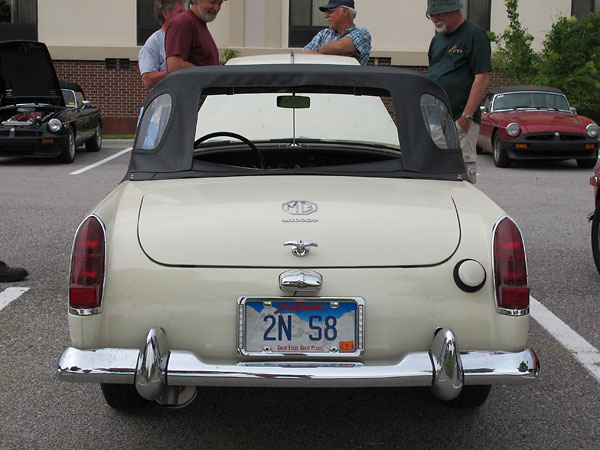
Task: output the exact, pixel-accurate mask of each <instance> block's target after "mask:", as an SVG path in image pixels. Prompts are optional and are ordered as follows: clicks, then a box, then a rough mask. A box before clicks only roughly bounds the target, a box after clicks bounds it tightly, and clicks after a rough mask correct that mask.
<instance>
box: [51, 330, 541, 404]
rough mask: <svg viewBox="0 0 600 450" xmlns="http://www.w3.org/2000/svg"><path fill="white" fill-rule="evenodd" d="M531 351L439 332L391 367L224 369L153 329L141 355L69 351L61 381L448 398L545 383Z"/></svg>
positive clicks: (153, 395)
mask: <svg viewBox="0 0 600 450" xmlns="http://www.w3.org/2000/svg"><path fill="white" fill-rule="evenodd" d="M539 367H540V366H539V361H538V358H537V356H536V354H535V353H534V352H533V350H531V349H525V350H523V351H522V352H518V353H507V352H492V351H469V352H459V351H458V348H457V346H456V338H455V336H454V333H453V332H452V331H451V330H449V329H447V328H443V329H438V330H437V332H436V334H435V336H434V338H433V341H432V344H431V348H430V350H429V351H428V352H416V353H409V354H407V355H406V356H405V357H404V358H403V359H402V360H401V361H400V362H398V363H397V364H394V365H388V366H370V365H365V364H363V363H359V362H332V363H330V362H304V361H302V362H300V361H297V362H281V361H270V362H243V363H238V364H235V365H229V366H220V365H210V364H206V363H204V362H202V361H201V360H200V359H199V358H198V357H197V356H196V355H195V354H193V353H191V352H188V351H180V350H170V349H169V347H168V344H167V338H166V334H165V332H164V331H163V330H162V328H158V327H155V328H151V329H150V330H149V332H148V336H147V338H146V342H145V344H144V346H143V347H142V349H141V350H136V349H121V348H103V349H93V350H79V349H76V348H73V347H69V348H67V349H66V350H65V351H64V352H63V354H62V356H61V358H60V360H59V362H58V373H57V374H58V377H59V378H60V379H62V380H64V381H73V382H85V383H117V384H135V386H136V388H137V390H138V392H139V393H140V395H141V396H142V397H144V398H146V399H148V400H159V401H160V399H161V398H163V397H164V396H166V395H168V388H169V387H177V386H271V387H400V386H431V387H432V390H433V392H434V394H435V395H436V396H437V397H439V398H441V399H442V400H452V399H453V398H456V397H457V396H458V395H459V394H460V392H461V390H462V387H463V385H486V384H525V383H529V382H532V381H534V380H536V379H537V377H538V375H539Z"/></svg>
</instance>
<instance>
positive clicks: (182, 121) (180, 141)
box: [126, 64, 464, 180]
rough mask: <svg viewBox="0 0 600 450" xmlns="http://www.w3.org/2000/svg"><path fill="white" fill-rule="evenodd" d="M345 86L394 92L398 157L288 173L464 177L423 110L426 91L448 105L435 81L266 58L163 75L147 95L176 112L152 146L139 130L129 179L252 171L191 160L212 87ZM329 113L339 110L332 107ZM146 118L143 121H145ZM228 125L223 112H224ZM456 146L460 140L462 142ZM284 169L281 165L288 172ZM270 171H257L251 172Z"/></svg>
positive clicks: (398, 72) (389, 70)
mask: <svg viewBox="0 0 600 450" xmlns="http://www.w3.org/2000/svg"><path fill="white" fill-rule="evenodd" d="M285 89H288V90H289V89H297V90H298V91H302V92H323V91H326V92H342V93H354V94H356V95H361V94H375V95H377V93H378V92H382V91H386V92H388V93H389V94H390V96H391V98H392V100H393V104H394V109H395V116H396V120H397V124H398V136H399V142H400V148H401V152H402V156H401V159H396V160H389V161H382V162H377V163H371V164H357V165H348V166H338V167H315V168H306V169H301V170H294V171H290V172H289V173H290V174H310V175H315V174H317V175H326V174H329V175H331V174H335V175H353V176H378V177H417V178H433V179H446V180H461V179H463V178H464V162H463V157H462V153H461V150H460V148H453V149H441V148H439V147H438V146H437V145H436V144H435V143H434V142H433V140H432V138H431V136H430V132H429V131H428V129H427V128H426V127H429V125H428V124H427V125H426V123H425V121H424V119H423V114H422V112H421V101H422V97H423V95H425V94H429V95H431V96H433V97H436V98H438V99H440V100H441V101H442V102H443V103H444V104H445V105H446V107H447V106H448V99H447V95H446V93H445V92H444V91H443V90H442V88H440V87H439V86H438V85H437V84H435V83H434V82H432V81H430V80H428V79H427V78H426V77H424V76H422V75H419V74H417V73H416V72H413V71H409V70H403V69H399V68H394V67H374V66H370V67H362V66H350V65H348V66H346V65H321V64H265V65H232V66H213V67H195V68H190V69H185V70H181V71H178V72H175V73H173V74H171V75H169V76H168V77H167V78H165V79H164V80H163V81H161V82H160V83H159V84H158V85H157V86H156V87H155V88H154V89H153V90H152V91H151V92H150V94H149V96H148V98H147V101H146V105H145V110H146V111H147V110H148V105H150V103H151V102H152V101H153V100H154V99H155V98H157V97H158V96H161V95H163V94H169V95H170V96H171V98H172V105H173V106H172V112H171V115H170V119H169V122H168V125H167V127H166V130H165V132H164V135H163V138H162V139H161V141H160V143H159V144H158V146H157V147H156V148H155V149H153V150H144V149H142V148H141V147H142V143H141V142H138V140H139V139H138V137H139V129H138V134H137V136H136V141H135V143H134V149H133V152H132V156H131V162H130V166H129V170H128V173H127V175H126V179H129V180H144V179H145V180H147V179H165V178H178V177H217V176H240V175H248V174H249V171H248V170H237V169H236V168H234V167H226V166H221V167H218V166H219V165H218V164H214V163H207V162H203V161H198V160H194V159H193V143H194V138H195V131H196V121H197V112H198V105H199V104H200V97H201V95H203V94H207V93H237V92H277V91H278V90H285ZM332 119H335V112H334V111H332ZM142 122H143V119H142V120H141V121H140V124H141V123H142ZM223 122H224V125H223V128H224V129H223V130H214V131H226V128H227V127H226V122H227V117H226V115H225V116H224V118H223ZM457 145H458V144H457ZM286 172H287V171H277V174H286ZM270 173H271V174H272V171H271V172H269V171H268V170H261V169H256V170H253V171H251V173H250V174H252V175H267V174H270Z"/></svg>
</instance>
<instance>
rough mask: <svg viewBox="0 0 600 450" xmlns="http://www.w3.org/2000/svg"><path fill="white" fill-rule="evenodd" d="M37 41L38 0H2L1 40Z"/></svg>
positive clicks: (0, 12)
mask: <svg viewBox="0 0 600 450" xmlns="http://www.w3.org/2000/svg"><path fill="white" fill-rule="evenodd" d="M15 39H26V40H30V41H37V39H38V30H37V0H0V41H9V40H15Z"/></svg>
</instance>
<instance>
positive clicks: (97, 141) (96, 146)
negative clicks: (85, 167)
mask: <svg viewBox="0 0 600 450" xmlns="http://www.w3.org/2000/svg"><path fill="white" fill-rule="evenodd" d="M100 147H102V127H101V126H100V122H98V125H96V131H95V132H94V135H93V136H92V137H91V138H90V139H88V140H87V141H86V143H85V149H86V150H87V151H88V152H97V151H99V150H100Z"/></svg>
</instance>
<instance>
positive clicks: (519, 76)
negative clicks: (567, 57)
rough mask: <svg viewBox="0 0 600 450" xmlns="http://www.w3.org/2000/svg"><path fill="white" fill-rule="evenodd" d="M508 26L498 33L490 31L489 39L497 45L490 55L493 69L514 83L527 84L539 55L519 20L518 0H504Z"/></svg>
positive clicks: (533, 73)
mask: <svg viewBox="0 0 600 450" xmlns="http://www.w3.org/2000/svg"><path fill="white" fill-rule="evenodd" d="M504 3H505V4H506V13H507V15H508V19H509V22H510V24H509V27H508V28H507V29H506V30H505V31H504V33H502V34H500V35H496V34H495V33H492V32H490V33H489V34H488V35H489V37H490V40H491V41H492V42H494V43H496V45H497V50H496V51H495V52H494V54H493V55H492V65H493V67H494V70H496V71H499V72H502V74H503V75H504V76H505V77H506V78H508V79H509V80H510V81H511V82H512V83H515V84H528V83H530V81H531V80H532V79H533V78H534V76H535V74H536V71H537V64H538V62H539V55H538V54H537V53H536V52H535V51H534V50H533V49H532V47H531V43H532V42H533V36H532V35H531V34H529V33H527V31H526V30H525V29H524V28H523V26H522V25H521V22H520V21H519V13H518V12H517V10H518V7H519V1H518V0H505V1H504Z"/></svg>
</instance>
